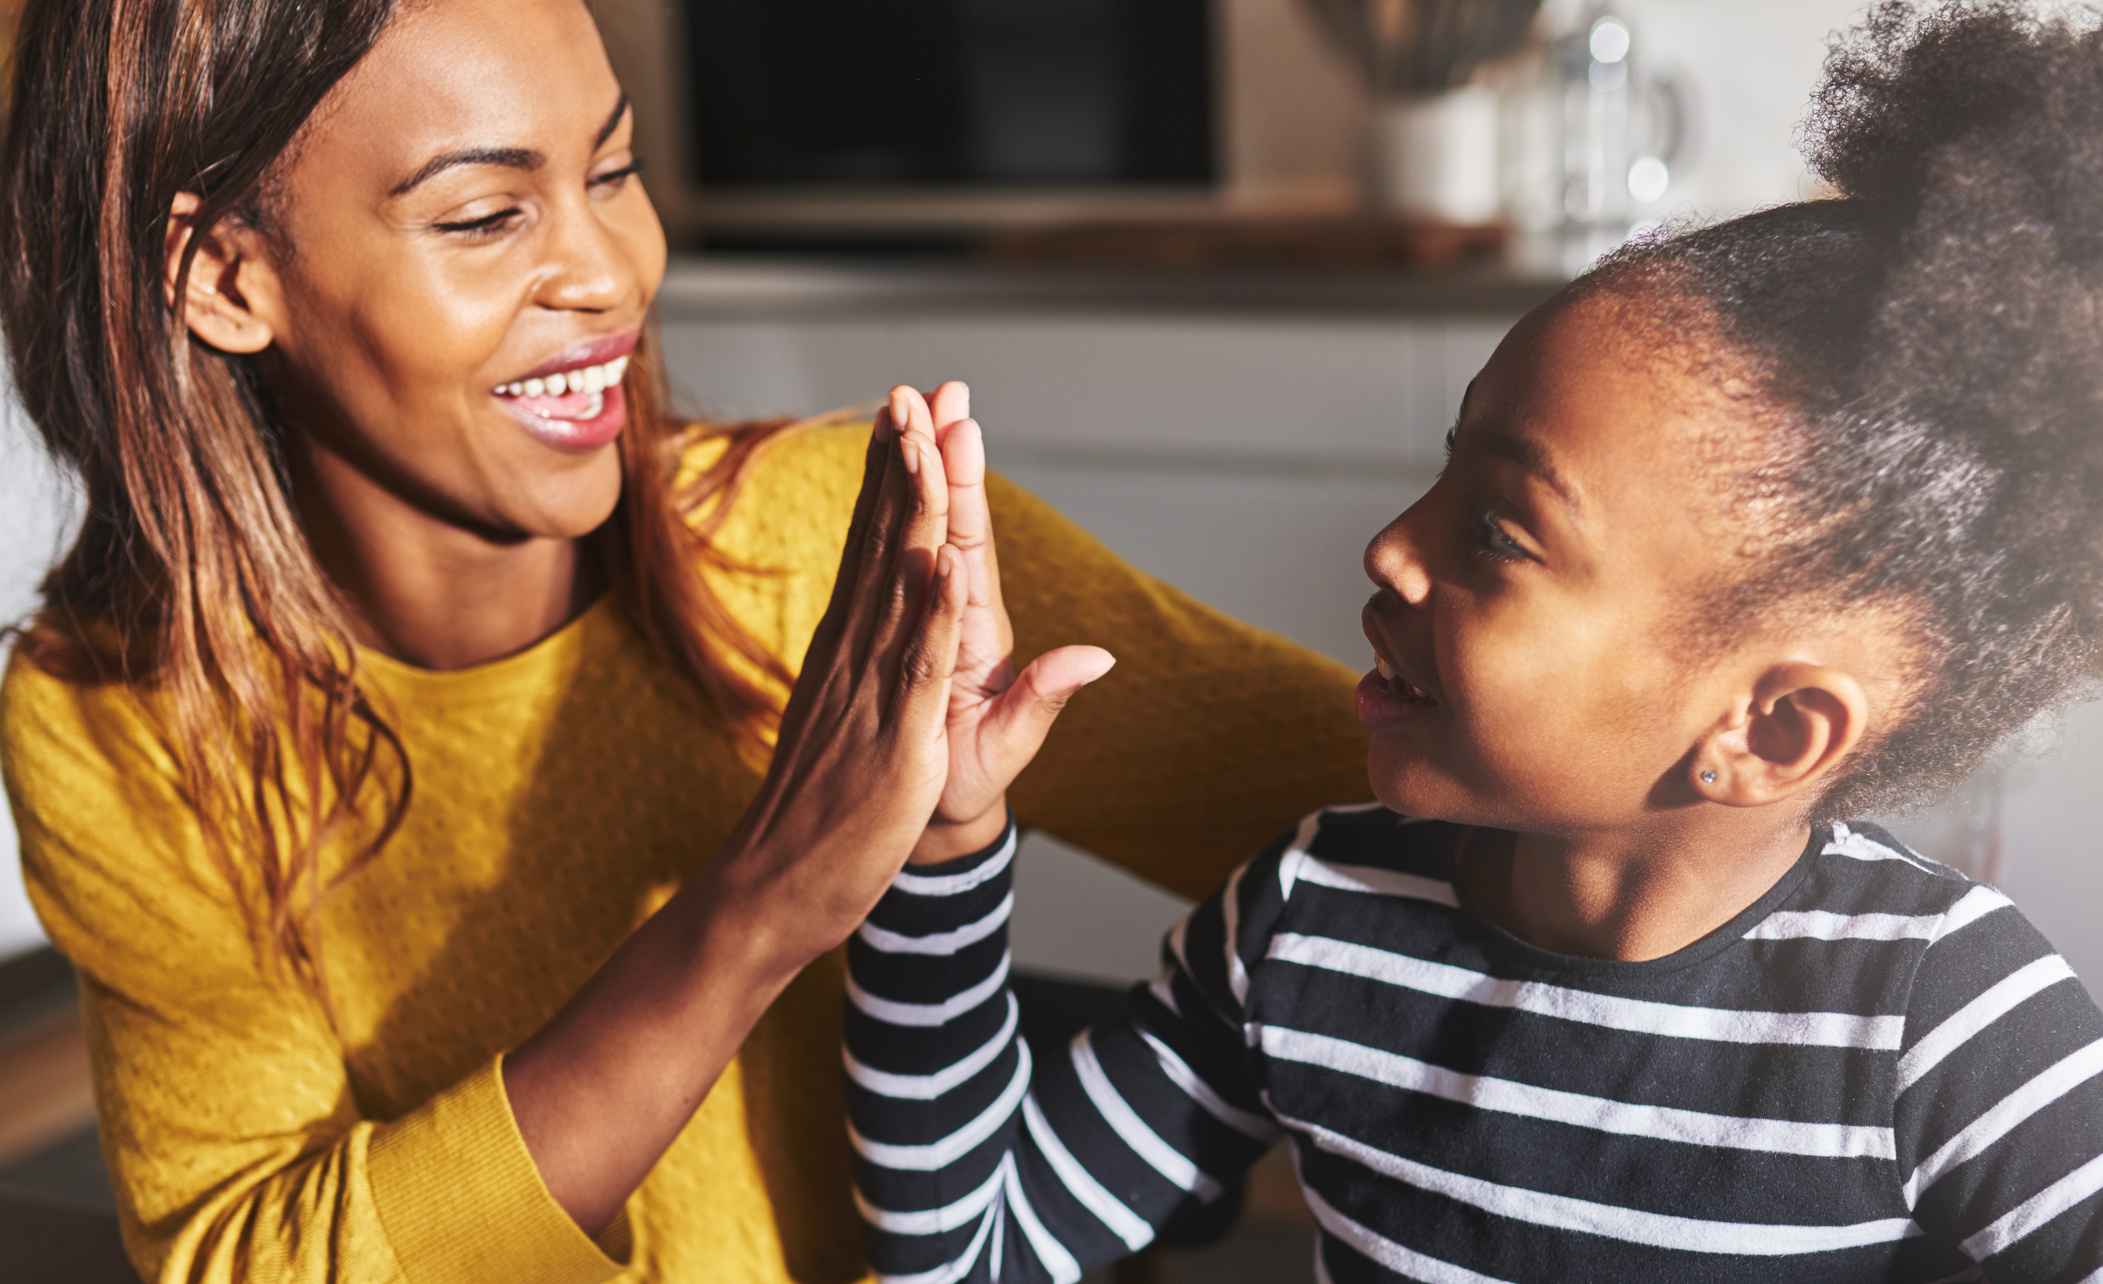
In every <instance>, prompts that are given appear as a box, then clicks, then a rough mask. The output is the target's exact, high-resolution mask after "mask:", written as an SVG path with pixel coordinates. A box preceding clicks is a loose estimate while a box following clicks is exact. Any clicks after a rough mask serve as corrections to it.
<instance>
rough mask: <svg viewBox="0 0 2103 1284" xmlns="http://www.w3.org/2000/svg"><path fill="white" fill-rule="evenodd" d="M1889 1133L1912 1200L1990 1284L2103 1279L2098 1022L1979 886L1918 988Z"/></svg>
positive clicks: (2077, 987) (2049, 954)
mask: <svg viewBox="0 0 2103 1284" xmlns="http://www.w3.org/2000/svg"><path fill="white" fill-rule="evenodd" d="M1897 1089H1898V1096H1897V1100H1896V1103H1895V1107H1894V1123H1895V1125H1896V1137H1897V1143H1898V1158H1899V1167H1900V1172H1901V1173H1902V1174H1903V1181H1904V1187H1903V1190H1904V1195H1905V1198H1906V1200H1907V1202H1908V1204H1909V1205H1910V1206H1911V1207H1912V1209H1913V1213H1914V1219H1915V1220H1916V1221H1917V1222H1919V1223H1920V1225H1921V1226H1922V1228H1923V1229H1925V1230H1927V1231H1928V1232H1929V1233H1930V1234H1931V1235H1934V1236H1937V1237H1946V1238H1947V1240H1948V1241H1950V1242H1954V1243H1956V1244H1958V1245H1959V1246H1960V1247H1961V1248H1962V1249H1963V1251H1964V1253H1965V1254H1966V1255H1967V1256H1969V1257H1970V1258H1971V1259H1972V1260H1973V1261H1975V1262H1977V1263H1979V1264H1980V1266H1981V1268H1982V1269H1983V1270H1984V1273H1985V1276H1986V1278H1988V1279H1991V1280H2023V1281H2033V1280H2034V1281H2040V1282H2043V1281H2068V1282H2072V1281H2091V1280H2103V1013H2099V1012H2098V1011H2097V1009H2096V1005H2095V1002H2094V1001H2093V1000H2092V999H2091V998H2090V997H2089V994H2088V992H2087V991H2086V990H2085V989H2083V988H2082V985H2081V982H2080V981H2079V980H2077V979H2076V978H2075V976H2074V973H2073V970H2072V969H2071V968H2069V967H2068V966H2067V964H2066V961H2065V960H2064V959H2062V958H2060V956H2059V955H2058V954H2056V953H2054V952H2053V950H2052V947H2051V945H2050V944H2048V943H2047V942H2046V941H2045V939H2044V937H2043V936H2041V935H2040V934H2039V933H2038V932H2037V930H2036V929H2035V928H2034V927H2032V926H2031V925H2030V924H2029V923H2028V922H2027V921H2026V920H2025V919H2024V918H2023V917H2022V915H2021V914H2020V913H2018V912H2017V911H2016V909H2015V908H2014V906H2012V905H2011V904H2010V903H2009V902H2008V900H2007V898H2006V897H2003V896H2002V895H2001V894H2000V893H1998V892H1995V891H1994V890H1992V889H1991V888H1987V887H1974V888H1972V889H1971V890H1970V891H1969V892H1967V893H1966V894H1965V895H1964V896H1963V897H1961V898H1960V899H1959V900H1958V901H1957V902H1956V904H1955V905H1953V906H1952V907H1951V909H1950V910H1949V912H1948V913H1947V914H1946V915H1944V924H1943V930H1942V931H1941V933H1940V934H1939V935H1938V936H1937V937H1936V939H1934V940H1933V941H1932V943H1931V944H1930V945H1929V947H1928V949H1927V951H1926V952H1925V954H1924V956H1923V958H1922V961H1921V965H1920V969H1919V972H1918V973H1917V974H1916V977H1915V980H1914V985H1913V990H1912V999H1911V1002H1910V1004H1909V1011H1908V1013H1907V1016H1906V1033H1905V1039H1904V1043H1903V1044H1902V1046H1901V1048H1900V1054H1899V1061H1898V1080H1897Z"/></svg>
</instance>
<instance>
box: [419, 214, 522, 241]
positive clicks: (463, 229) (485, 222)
mask: <svg viewBox="0 0 2103 1284" xmlns="http://www.w3.org/2000/svg"><path fill="white" fill-rule="evenodd" d="M521 212H522V211H521V210H519V209H518V207H516V206H513V207H512V208H510V209H507V210H498V211H497V212H496V213H494V214H485V215H483V216H482V217H481V218H471V219H463V220H461V221H460V222H457V223H433V224H431V226H432V227H433V228H434V229H436V230H438V231H440V232H449V233H453V234H456V235H460V236H465V237H467V238H468V239H470V240H488V239H490V238H491V237H494V236H496V235H497V234H499V233H501V232H502V231H503V230H504V229H505V228H506V227H507V226H509V225H510V223H511V221H512V220H513V219H515V218H517V217H518V216H519V214H520V213H521Z"/></svg>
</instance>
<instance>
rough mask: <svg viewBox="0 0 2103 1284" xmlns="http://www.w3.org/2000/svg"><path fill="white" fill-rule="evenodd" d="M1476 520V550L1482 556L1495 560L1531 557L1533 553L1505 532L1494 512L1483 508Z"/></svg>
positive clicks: (1522, 559) (1524, 559)
mask: <svg viewBox="0 0 2103 1284" xmlns="http://www.w3.org/2000/svg"><path fill="white" fill-rule="evenodd" d="M1476 520H1477V522H1478V523H1479V528H1480V529H1479V531H1478V534H1479V536H1480V539H1481V543H1480V544H1478V545H1477V551H1478V552H1480V553H1481V554H1482V555H1483V556H1484V557H1487V558H1489V559H1490V560H1491V561H1495V562H1519V561H1527V560H1530V559H1531V558H1532V556H1533V555H1532V554H1531V553H1528V552H1527V551H1526V547H1525V545H1523V544H1521V543H1519V541H1517V540H1515V539H1513V538H1512V537H1511V536H1510V535H1508V534H1506V533H1505V530H1504V523H1503V522H1502V521H1501V520H1499V518H1498V517H1497V514H1496V513H1495V512H1493V511H1492V510H1490V509H1487V508H1485V509H1483V510H1482V513H1481V515H1480V516H1479V517H1478V518H1477V519H1476Z"/></svg>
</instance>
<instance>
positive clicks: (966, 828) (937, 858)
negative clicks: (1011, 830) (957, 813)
mask: <svg viewBox="0 0 2103 1284" xmlns="http://www.w3.org/2000/svg"><path fill="white" fill-rule="evenodd" d="M1007 829H1008V799H1007V796H1006V795H1005V794H1003V795H1002V796H1001V797H999V798H996V799H994V800H993V805H992V806H991V807H988V808H987V809H986V810H985V811H984V812H982V813H980V814H979V815H977V816H974V817H972V818H971V819H970V820H962V821H945V820H941V819H936V820H931V821H929V822H928V825H927V829H926V830H925V831H924V832H923V833H922V834H921V835H920V841H919V842H918V843H915V844H914V845H913V854H912V856H910V857H909V858H907V860H906V863H907V864H908V865H939V864H941V863H942V862H944V861H952V860H955V859H957V858H958V857H960V856H969V855H971V854H972V853H973V852H977V851H984V850H985V849H986V848H988V847H991V846H992V845H993V844H994V843H996V842H998V841H1000V836H1001V835H1002V834H1004V833H1006V832H1007Z"/></svg>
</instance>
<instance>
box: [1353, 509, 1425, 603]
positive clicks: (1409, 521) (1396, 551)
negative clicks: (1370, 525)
mask: <svg viewBox="0 0 2103 1284" xmlns="http://www.w3.org/2000/svg"><path fill="white" fill-rule="evenodd" d="M1422 507H1423V505H1422V504H1421V503H1419V504H1417V505H1413V506H1412V507H1411V508H1410V509H1409V510H1408V511H1407V512H1405V513H1403V514H1402V515H1401V516H1399V517H1397V518H1395V520H1393V521H1391V522H1389V523H1388V524H1387V525H1386V526H1384V527H1382V528H1381V530H1380V533H1379V534H1378V535H1375V536H1373V539H1372V542H1371V543H1369V544H1367V545H1366V547H1365V573H1366V578H1367V579H1369V580H1371V581H1373V583H1374V585H1375V586H1377V587H1379V588H1383V589H1388V590H1390V591H1392V592H1393V593H1394V594H1395V596H1397V597H1399V598H1401V599H1402V600H1403V601H1404V602H1407V603H1408V604H1409V605H1411V606H1422V605H1424V603H1425V602H1426V601H1427V600H1428V599H1429V598H1430V596H1431V571H1430V568H1429V566H1428V565H1427V564H1426V562H1425V558H1424V547H1423V544H1422V542H1421V541H1420V540H1419V539H1418V533H1417V530H1416V526H1417V522H1418V520H1419V513H1418V510H1419V509H1420V508H1422Z"/></svg>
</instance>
